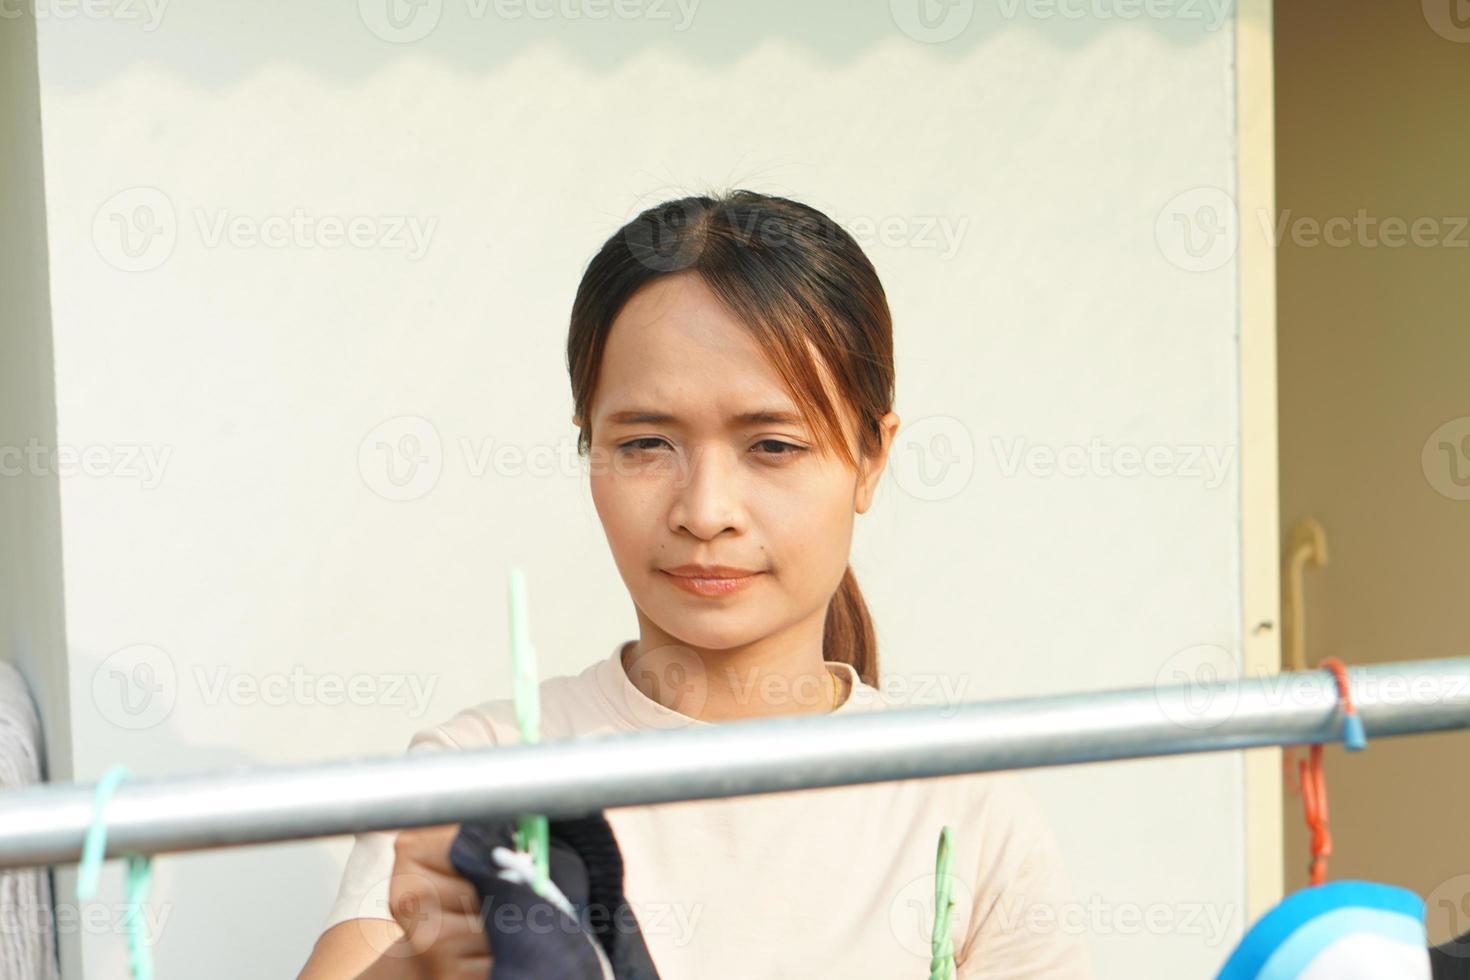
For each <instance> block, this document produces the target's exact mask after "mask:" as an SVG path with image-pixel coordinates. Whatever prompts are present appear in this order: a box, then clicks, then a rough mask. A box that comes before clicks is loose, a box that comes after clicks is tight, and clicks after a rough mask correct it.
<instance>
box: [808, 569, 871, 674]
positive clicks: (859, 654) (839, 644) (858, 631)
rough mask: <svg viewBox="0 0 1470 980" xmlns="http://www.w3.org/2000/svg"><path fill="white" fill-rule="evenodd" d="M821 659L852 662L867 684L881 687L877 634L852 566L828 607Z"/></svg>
mask: <svg viewBox="0 0 1470 980" xmlns="http://www.w3.org/2000/svg"><path fill="white" fill-rule="evenodd" d="M822 659H823V660H835V661H838V662H840V663H845V664H851V665H852V668H853V669H854V670H856V671H857V672H858V676H859V677H861V678H862V681H863V683H864V684H867V685H868V686H869V687H877V686H878V637H877V635H876V634H875V633H874V632H873V619H872V617H871V616H869V615H868V604H867V603H866V602H864V601H863V593H862V590H861V589H859V588H858V584H857V578H856V577H854V576H853V574H852V566H851V565H849V566H847V570H846V571H845V572H843V573H842V582H841V583H840V584H839V585H838V586H837V591H836V592H835V593H834V594H833V596H832V601H831V603H830V604H828V606H827V621H826V623H825V624H824V625H823V627H822Z"/></svg>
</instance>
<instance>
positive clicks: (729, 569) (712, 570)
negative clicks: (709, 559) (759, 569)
mask: <svg viewBox="0 0 1470 980" xmlns="http://www.w3.org/2000/svg"><path fill="white" fill-rule="evenodd" d="M664 571H666V572H668V573H669V574H670V575H678V576H681V577H683V578H745V577H746V576H749V575H754V574H756V570H755V569H753V568H738V567H736V566H735V565H680V566H678V567H677V568H665V569H664Z"/></svg>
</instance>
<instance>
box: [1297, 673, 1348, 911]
mask: <svg viewBox="0 0 1470 980" xmlns="http://www.w3.org/2000/svg"><path fill="white" fill-rule="evenodd" d="M1318 666H1320V667H1325V668H1327V669H1328V670H1331V671H1332V675H1333V677H1334V678H1335V679H1336V681H1337V694H1338V697H1339V699H1341V702H1342V710H1343V714H1344V716H1345V717H1344V718H1343V740H1344V741H1345V742H1346V744H1347V747H1348V749H1349V750H1350V751H1354V752H1356V751H1360V750H1362V749H1364V748H1366V747H1367V745H1368V742H1367V737H1366V735H1365V733H1364V731H1363V721H1362V719H1361V718H1359V717H1358V709H1357V707H1356V706H1355V705H1354V704H1353V695H1352V691H1351V689H1350V688H1349V686H1348V676H1347V667H1346V666H1345V665H1344V664H1343V662H1342V661H1341V660H1339V659H1337V658H1336V657H1328V658H1327V659H1325V660H1323V661H1322V662H1321V664H1319V665H1318ZM1288 751H1290V750H1288ZM1297 768H1298V772H1299V774H1300V778H1301V789H1300V792H1301V797H1302V810H1303V811H1304V813H1305V814H1306V818H1307V827H1308V828H1309V829H1310V830H1311V831H1312V860H1311V864H1310V865H1309V866H1308V870H1309V873H1310V875H1311V883H1312V884H1314V885H1320V884H1322V883H1323V882H1324V881H1326V880H1327V859H1328V858H1329V857H1331V856H1332V828H1331V826H1330V824H1329V823H1328V819H1327V778H1326V775H1325V773H1324V771H1323V768H1322V745H1321V743H1317V744H1314V745H1313V746H1312V747H1311V751H1310V752H1309V754H1308V759H1307V760H1306V761H1302V762H1299V763H1297Z"/></svg>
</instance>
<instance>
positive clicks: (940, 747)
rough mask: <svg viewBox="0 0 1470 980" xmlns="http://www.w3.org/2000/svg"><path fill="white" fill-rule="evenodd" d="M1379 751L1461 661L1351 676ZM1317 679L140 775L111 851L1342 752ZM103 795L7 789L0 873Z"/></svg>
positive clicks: (1454, 707) (65, 845)
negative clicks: (1011, 773) (1289, 752)
mask: <svg viewBox="0 0 1470 980" xmlns="http://www.w3.org/2000/svg"><path fill="white" fill-rule="evenodd" d="M1348 676H1349V684H1350V687H1351V690H1352V695H1353V700H1354V702H1355V703H1356V705H1357V710H1358V713H1359V715H1360V716H1361V718H1362V721H1363V725H1364V727H1365V729H1366V730H1367V733H1368V737H1369V739H1370V751H1371V740H1372V739H1374V738H1379V737H1383V736H1389V735H1408V734H1414V733H1421V732H1435V731H1447V730H1452V729H1464V728H1470V657H1457V658H1450V659H1443V660H1421V661H1410V662H1401V663H1393V664H1373V665H1367V666H1359V667H1351V668H1349V670H1348ZM1342 718H1343V715H1342V712H1341V711H1340V709H1339V704H1338V692H1337V688H1336V685H1335V682H1334V679H1333V676H1332V674H1331V673H1330V672H1329V671H1326V670H1309V671H1299V672H1295V673H1284V674H1277V675H1272V676H1270V677H1260V678H1249V679H1241V680H1230V681H1221V682H1218V683H1214V684H1204V685H1202V684H1199V683H1192V684H1183V685H1177V686H1166V687H1142V688H1134V689H1128V690H1114V691H1093V692H1086V693H1079V694H1069V695H1063V696H1059V697H1040V698H1022V699H1013V700H1005V701H989V702H970V703H965V704H959V705H947V706H941V707H903V708H897V707H895V708H888V709H885V710H879V711H864V712H856V713H852V714H843V715H835V716H827V715H821V716H811V715H800V716H781V717H777V718H763V719H742V720H738V721H731V722H725V723H721V724H717V725H701V726H691V727H689V728H682V729H677V730H672V731H658V732H635V733H629V734H621V735H611V736H607V737H601V738H593V739H582V740H576V741H547V742H541V743H539V744H535V745H514V746H504V747H497V748H491V749H466V750H462V751H436V752H425V753H414V754H412V755H399V756H394V757H391V758H386V759H353V760H345V761H339V762H331V763H322V764H314V765H301V766H287V767H274V768H255V769H235V770H227V771H221V772H214V773H208V774H202V775H193V776H173V777H164V778H138V779H135V780H128V781H126V782H124V783H122V785H121V786H119V787H118V788H117V790H116V791H115V793H114V794H113V796H112V798H111V799H110V801H109V802H108V804H107V808H106V811H105V819H106V824H107V852H108V854H109V855H120V854H125V853H135V854H161V853H168V852H174V851H190V850H201V849H206V848H216V847H230V846H238V845H245V844H265V843H271V842H277V841H289V840H301V839H306V838H313V837H328V836H333V835H338V834H347V833H357V832H362V831H371V830H390V829H400V828H407V827H418V826H428V825H432V824H444V823H457V822H460V821H464V820H471V819H489V818H504V817H513V816H516V815H518V814H522V813H545V814H548V815H549V816H553V817H554V816H567V815H576V814H580V813H586V812H588V811H591V810H595V809H599V808H607V807H619V806H634V805H645V804H659V803H672V802H677V801H681V800H697V799H712V798H718V797H729V796H746V795H754V794H760V793H771V792H781V791H787V790H799V789H815V788H820V787H829V786H842V785H853V784H859V783H870V782H883V781H888V780H897V779H911V778H927V777H934V776H948V775H957V774H960V773H978V772H992V771H1000V770H1012V769H1027V768H1034V767H1040V766H1056V765H1069V764H1075V763H1090V762H1104V761H1111V760H1119V759H1135V758H1144V757H1150V756H1166V755H1177V754H1181V753H1193V752H1215V751H1226V750H1235V749H1247V748H1258V747H1263V746H1271V745H1292V744H1305V743H1310V742H1331V741H1336V740H1338V739H1340V738H1341V734H1342ZM94 790H95V784H91V783H87V784H79V783H73V784H65V785H40V786H32V787H27V788H24V789H19V790H11V791H8V792H3V793H0V868H7V867H28V866H35V865H46V864H69V863H73V862H76V861H77V860H78V859H79V857H80V854H81V849H82V841H83V837H84V835H85V833H86V830H87V828H88V827H89V826H90V824H91V821H92V810H93V805H94Z"/></svg>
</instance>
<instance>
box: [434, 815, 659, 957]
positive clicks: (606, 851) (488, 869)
mask: <svg viewBox="0 0 1470 980" xmlns="http://www.w3.org/2000/svg"><path fill="white" fill-rule="evenodd" d="M548 825H549V827H548V829H549V831H550V842H549V845H550V846H549V849H548V854H547V857H548V864H549V871H550V877H551V881H552V883H553V884H554V885H555V886H556V887H557V888H558V889H559V890H560V891H561V893H562V895H564V896H565V898H566V900H567V902H568V903H569V909H567V908H560V907H558V906H557V904H556V903H555V902H551V901H548V900H547V899H545V898H543V897H541V896H540V895H538V894H537V893H536V892H535V891H534V890H533V889H532V888H531V886H530V884H529V881H528V875H526V874H524V873H518V870H517V868H518V867H521V866H522V865H521V864H520V863H519V862H517V861H516V860H515V858H517V857H520V858H521V859H523V860H524V859H525V858H526V856H525V855H515V854H514V853H513V851H512V849H513V848H514V832H515V823H514V821H511V820H500V821H482V822H470V823H462V824H460V829H459V833H458V834H457V835H456V836H455V838H454V842H453V843H452V844H451V845H450V848H449V860H450V863H451V864H452V865H454V868H455V870H456V871H458V872H459V874H460V875H461V876H462V877H464V878H465V879H467V880H468V881H469V882H470V883H471V884H473V885H474V886H475V891H476V892H478V893H479V896H480V918H481V922H482V923H483V925H484V928H485V936H486V938H487V940H488V941H489V945H490V956H491V960H492V964H491V967H490V980H659V975H658V970H657V969H656V968H655V967H654V965H653V958H652V957H651V956H650V955H649V952H648V946H647V944H646V943H645V942H644V939H643V932H642V930H641V928H640V927H639V925H638V918H637V915H636V914H635V913H634V911H633V909H632V906H630V905H629V904H628V900H627V898H626V897H625V896H624V894H623V857H622V851H621V850H620V849H619V848H618V843H617V838H616V837H615V836H614V835H613V831H612V828H611V827H610V826H609V825H608V822H607V818H606V817H605V816H604V815H603V813H602V811H600V810H599V811H597V812H596V813H593V814H590V815H588V816H585V817H576V818H566V819H552V820H550V821H548ZM569 913H570V914H569Z"/></svg>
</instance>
